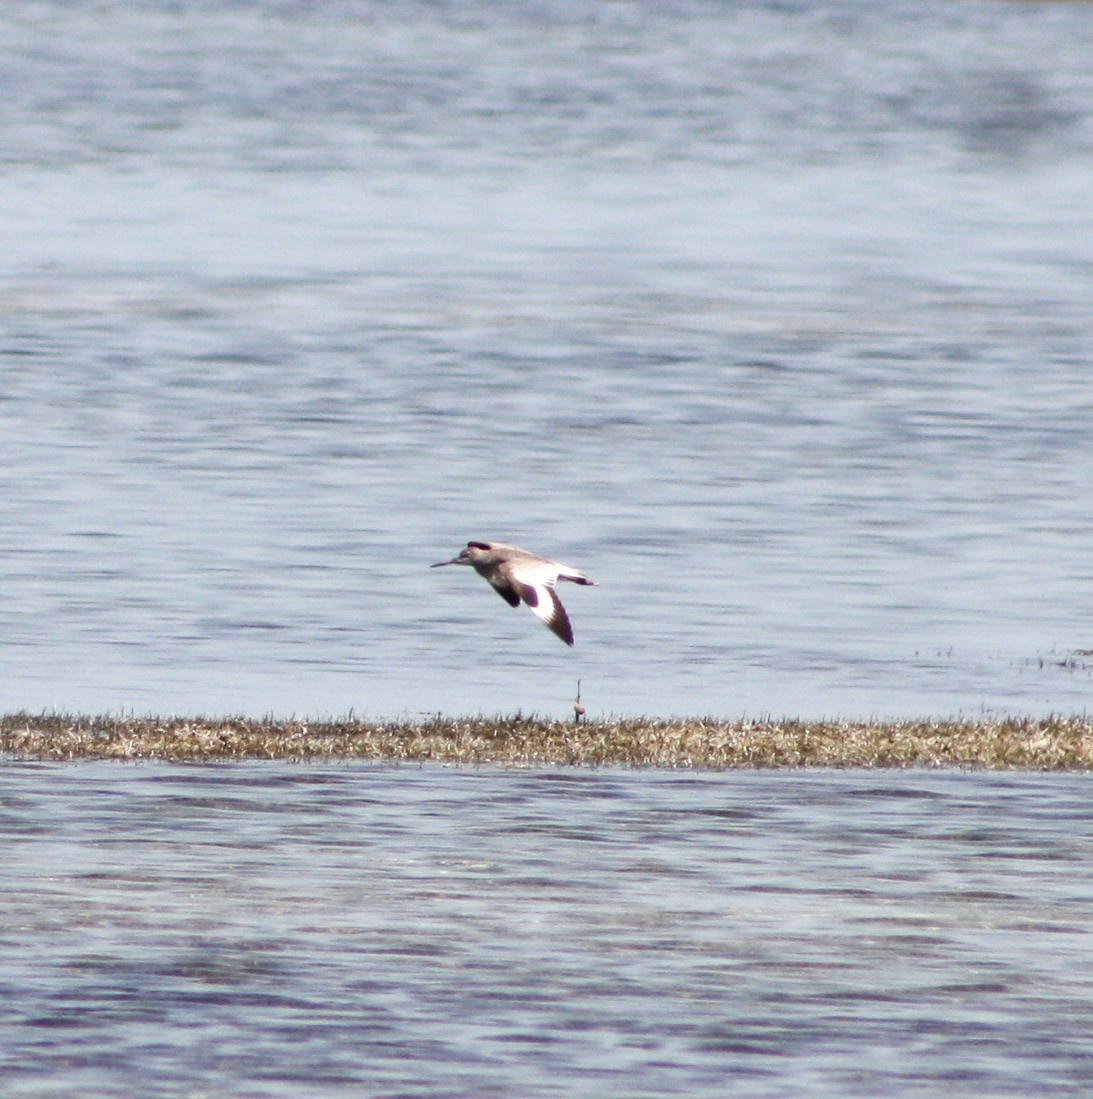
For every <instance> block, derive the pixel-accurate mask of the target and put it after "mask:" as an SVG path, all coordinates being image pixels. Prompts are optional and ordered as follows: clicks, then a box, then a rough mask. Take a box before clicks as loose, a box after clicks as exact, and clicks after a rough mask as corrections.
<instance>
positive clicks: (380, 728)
mask: <svg viewBox="0 0 1093 1099" xmlns="http://www.w3.org/2000/svg"><path fill="white" fill-rule="evenodd" d="M0 754H2V755H3V756H5V757H7V758H8V759H17V760H53V761H69V760H92V759H95V760H107V759H116V760H132V761H136V760H163V761H169V762H221V761H223V762H230V761H241V760H258V759H267V760H271V759H272V760H285V761H298V762H308V761H318V760H362V761H372V762H376V763H447V764H464V765H468V766H477V765H485V764H497V765H501V766H515V767H521V766H567V765H568V766H628V767H663V768H695V769H703V770H724V769H731V768H749V769H756V768H791V767H827V768H839V767H865V768H906V767H963V768H975V769H983V770H1033V771H1090V770H1093V716H1090V715H1088V714H1081V715H1070V716H1062V715H1059V716H1051V717H1045V718H1015V717H1008V718H998V719H981V720H966V719H951V720H936V721H935V720H929V719H916V720H908V721H883V722H876V721H838V720H832V721H826V720H824V721H798V720H782V721H774V720H757V721H749V720H737V721H734V720H722V719H714V718H678V719H659V718H620V719H598V720H586V721H582V722H581V723H579V724H578V723H575V722H573V721H550V720H546V719H539V718H535V717H522V716H520V715H516V716H511V717H504V716H498V717H473V718H445V717H439V716H438V717H433V718H426V719H422V720H418V721H364V720H356V719H352V718H350V719H346V720H340V721H338V720H323V721H310V720H295V719H289V720H277V719H271V718H270V719H259V720H256V719H249V718H242V717H230V718H205V717H195V718H174V717H172V718H162V719H161V718H156V717H143V718H137V717H113V716H110V715H99V716H79V715H72V714H38V715H35V714H28V713H14V714H6V715H2V716H0Z"/></svg>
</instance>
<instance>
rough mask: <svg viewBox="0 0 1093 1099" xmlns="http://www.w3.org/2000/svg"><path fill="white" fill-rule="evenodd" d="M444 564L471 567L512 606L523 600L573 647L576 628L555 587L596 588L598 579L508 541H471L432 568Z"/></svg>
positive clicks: (540, 619) (516, 605)
mask: <svg viewBox="0 0 1093 1099" xmlns="http://www.w3.org/2000/svg"><path fill="white" fill-rule="evenodd" d="M442 565H470V566H471V568H473V569H474V571H475V572H477V573H478V575H479V576H482V577H484V578H485V579H486V580H488V581H489V582H490V585H491V587H492V588H493V590H494V591H496V592H497V593H498V595H500V596H501V598H502V599H504V600H505V601H506V602H507V603H508V604H509V605H510V606H513V607H518V606H520V603H521V601H523V602H524V603H526V604H527V605H528V607H530V608H531V612H532V614H534V615H535V617H536V618H538V619H539V621H540V622H543V623H545V624H546V625H547V626H548V627H549V628H550V629H551V630H553V631H554V632H555V633H556V634H557V635H558V636H559V637H560V638H561V639H562V640H563V641H564V642H565V643H566V644H567V645H572V644H573V627H572V626H571V625H570V622H569V615H568V614H566V611H565V607H563V606H562V601H561V600H560V599H559V598H558V594H557V592H555V590H554V585H555V583H557V581H559V580H570V581H572V582H573V583H574V584H590V585H593V586H595V585H596V581H595V580H589V579H588V577H587V576H585V574H584V573H583V572H580V571H578V570H577V569H574V568H570V566H569V565H563V564H561V563H560V562H558V561H551V560H549V559H548V558H546V557H540V556H539V555H538V554H535V553H529V552H528V551H527V550H525V549H520V547H519V546H510V545H508V544H506V543H505V542H468V543H467V545H466V548H465V549H461V550H460V551H459V555H458V556H457V557H453V558H452V559H451V560H450V561H438V562H437V563H436V564H435V565H431V566H430V568H434V569H439V568H440V567H441V566H442Z"/></svg>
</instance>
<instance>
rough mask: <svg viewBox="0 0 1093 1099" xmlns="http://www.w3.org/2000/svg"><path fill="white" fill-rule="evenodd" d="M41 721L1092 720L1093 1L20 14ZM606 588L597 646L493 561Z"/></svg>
mask: <svg viewBox="0 0 1093 1099" xmlns="http://www.w3.org/2000/svg"><path fill="white" fill-rule="evenodd" d="M0 41H3V42H4V43H5V46H4V51H3V61H2V64H3V81H4V87H5V98H4V102H5V107H4V127H5V137H6V140H5V141H4V143H3V148H2V150H0V166H2V172H0V239H2V240H3V254H4V265H3V270H2V272H0V377H2V386H0V439H2V440H3V462H2V464H0V479H2V483H0V586H2V589H3V599H2V600H0V696H2V698H3V706H4V708H5V709H9V710H10V709H14V708H18V707H27V708H30V709H39V708H51V707H58V708H62V709H71V710H80V711H86V710H112V711H117V710H135V711H137V712H141V713H144V712H157V713H197V712H214V713H219V712H245V713H251V714H256V713H267V712H272V713H276V714H282V715H289V714H309V715H318V716H324V715H334V716H338V715H341V714H344V713H345V712H346V711H348V710H350V709H354V710H355V711H356V712H357V713H359V714H366V715H374V716H387V715H409V716H414V715H416V714H419V713H424V712H434V711H442V712H445V713H463V712H470V713H476V712H497V711H504V712H512V711H515V710H517V709H522V710H523V711H524V712H531V711H533V712H538V713H544V714H549V715H564V714H567V713H569V706H570V701H571V699H572V697H573V694H574V689H575V686H576V680H577V679H578V678H580V679H581V680H582V693H583V698H584V701H585V703H586V705H587V706H588V708H589V713H590V714H592V715H597V714H612V713H644V712H649V713H656V714H661V715H667V714H672V713H706V712H709V713H716V714H722V715H731V714H741V713H746V714H749V715H752V716H756V715H762V714H768V713H769V714H773V715H775V716H778V715H782V714H789V715H797V716H802V717H810V716H811V717H815V716H822V715H840V716H847V717H852V716H865V715H869V714H878V715H882V716H914V715H918V714H929V715H937V716H943V715H947V714H952V713H956V712H964V713H977V712H979V711H980V710H982V709H984V708H985V709H988V710H995V711H1016V712H1022V713H1040V712H1047V711H1051V710H1075V709H1077V710H1081V709H1083V708H1084V707H1085V706H1086V705H1087V704H1088V700H1089V696H1090V682H1091V662H1090V660H1089V658H1088V657H1078V658H1076V659H1072V654H1073V653H1074V652H1075V651H1077V650H1081V649H1088V648H1093V636H1091V634H1090V627H1089V591H1090V583H1091V580H1093V571H1091V565H1090V555H1089V545H1090V542H1091V535H1093V518H1091V516H1093V506H1091V503H1093V501H1091V497H1090V485H1091V484H1093V446H1091V442H1090V438H1091V435H1090V431H1089V424H1090V420H1091V413H1093V396H1091V393H1093V390H1091V387H1090V380H1089V363H1090V361H1091V357H1093V320H1091V311H1090V303H1091V302H1093V207H1091V205H1090V202H1089V186H1088V181H1089V170H1090V157H1091V153H1093V108H1091V104H1093V67H1091V66H1090V62H1089V59H1090V57H1091V56H1093V8H1091V7H1090V6H1089V5H1085V4H1059V5H1049V4H1014V5H1001V4H995V3H947V4H886V5H884V6H882V7H878V6H877V5H875V4H869V3H858V2H832V3H732V4H729V3H724V4H722V3H704V2H698V0H665V2H663V3H652V4H646V3H641V4H639V3H624V2H619V3H611V4H597V5H594V6H591V7H590V6H588V5H584V4H570V3H566V2H564V0H552V2H548V0H544V2H541V3H529V4H518V5H511V4H502V3H491V2H488V0H480V2H471V3H461V4H446V3H442V4H431V3H430V4H426V3H412V2H405V3H397V4H382V5H381V4H371V3H365V2H345V3H338V4H333V3H331V4H323V5H312V4H297V3H291V2H284V3H274V2H272V0H271V2H269V3H258V2H255V3H248V4H231V5H228V4H219V3H213V2H207V3H194V4H185V5H179V4H175V3H154V2H148V3H142V4H115V3H110V2H103V3H96V4H85V5H69V4H64V5H61V4H57V3H51V2H48V0H43V2H38V3H32V4H20V5H7V6H5V8H4V9H3V11H2V12H0ZM490 537H493V538H501V539H504V540H508V541H513V542H516V543H517V544H523V545H527V546H529V547H531V548H533V549H536V550H538V551H540V552H544V553H547V554H549V555H552V556H556V557H558V558H560V559H562V560H567V561H570V562H571V563H573V564H574V565H576V566H578V567H581V568H584V569H586V570H587V571H588V572H589V573H590V574H591V575H593V576H595V577H597V578H599V579H600V580H601V581H602V586H601V587H600V588H598V589H595V590H592V589H589V590H587V591H585V590H570V591H569V592H568V593H567V595H568V598H567V604H568V606H569V609H570V612H571V616H572V618H573V622H574V626H575V629H576V633H577V647H576V648H575V649H574V650H573V651H572V652H570V651H567V650H565V649H564V648H563V646H561V645H559V644H558V643H557V641H556V639H554V638H552V637H551V636H550V635H549V634H548V633H547V632H546V631H545V630H544V629H542V627H541V626H539V625H538V624H537V623H536V622H535V621H534V620H533V619H532V617H531V616H530V615H529V614H527V613H526V611H524V610H521V611H520V612H519V613H517V612H515V611H512V610H509V609H508V608H506V607H505V606H504V605H503V604H502V603H501V602H500V601H499V600H498V599H497V598H496V597H495V596H493V595H492V594H491V593H490V592H489V590H488V589H487V588H486V587H485V585H484V584H482V583H481V581H479V580H477V579H476V578H475V577H474V576H473V575H471V574H469V573H453V572H452V571H451V570H448V572H446V573H429V571H428V569H427V566H428V565H429V564H430V563H431V562H433V561H439V560H441V559H443V558H446V557H449V556H451V555H452V554H453V553H454V552H455V551H456V550H457V549H458V548H459V547H460V546H461V545H462V544H463V543H464V542H465V541H466V540H467V539H469V538H490Z"/></svg>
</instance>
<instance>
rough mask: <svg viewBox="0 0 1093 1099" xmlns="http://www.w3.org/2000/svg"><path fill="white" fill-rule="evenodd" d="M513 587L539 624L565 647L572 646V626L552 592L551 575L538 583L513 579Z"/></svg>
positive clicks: (556, 596)
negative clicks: (562, 642)
mask: <svg viewBox="0 0 1093 1099" xmlns="http://www.w3.org/2000/svg"><path fill="white" fill-rule="evenodd" d="M513 586H514V588H515V590H516V591H517V592H519V594H520V598H521V599H523V601H524V602H525V603H526V604H527V605H528V606H529V607H530V608H531V612H532V614H534V615H535V617H536V618H538V619H539V621H540V622H542V623H544V624H545V625H546V626H547V627H549V628H550V629H551V630H553V631H554V633H556V634H557V635H558V636H559V637H560V638H561V639H562V640H563V641H564V642H565V643H566V644H567V645H572V644H573V626H572V625H571V624H570V621H569V615H568V614H566V612H565V607H563V606H562V601H561V600H560V599H559V598H558V595H557V593H556V592H555V591H554V577H553V575H547V576H545V577H543V578H541V579H540V580H539V582H538V583H535V582H533V581H529V580H520V579H516V578H515V577H514V578H513Z"/></svg>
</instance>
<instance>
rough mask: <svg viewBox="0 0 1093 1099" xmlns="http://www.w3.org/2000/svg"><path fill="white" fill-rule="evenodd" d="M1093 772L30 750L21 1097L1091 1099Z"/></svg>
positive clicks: (14, 849) (11, 983)
mask: <svg viewBox="0 0 1093 1099" xmlns="http://www.w3.org/2000/svg"><path fill="white" fill-rule="evenodd" d="M1089 782H1090V780H1089V778H1088V776H1078V775H1053V776H1045V775H994V774H956V773H949V774H930V773H925V772H895V773H879V774H878V773H869V772H827V773H824V772H811V773H809V772H798V773H792V772H790V773H786V772H765V773H764V772H729V773H724V774H685V773H671V772H656V771H650V772H627V771H621V770H614V771H610V770H609V771H582V770H576V769H573V770H560V771H553V770H548V771H539V772H520V771H503V770H496V769H485V770H480V771H479V770H469V769H464V770H455V769H444V768H439V767H427V768H422V769H418V768H410V767H404V768H375V767H368V766H362V765H344V766H336V767H319V766H311V767H299V766H294V765H291V764H281V763H278V764H260V763H249V764H242V765H230V766H217V767H207V766H206V767H188V766H178V765H174V766H171V765H141V766H120V765H118V764H102V763H99V764H81V765H77V766H71V765H46V764H24V765H9V766H7V767H5V768H4V774H3V797H2V799H0V839H2V844H3V849H4V852H5V858H4V869H3V870H2V871H0V873H2V874H3V876H4V879H5V882H4V884H5V888H4V889H3V890H0V1035H2V1037H0V1091H2V1092H3V1094H4V1095H5V1096H11V1097H13V1099H30V1097H35V1099H38V1097H46V1096H50V1097H52V1096H62V1095H64V1096H70V1095H81V1096H98V1097H102V1096H111V1097H113V1096H118V1097H122V1096H125V1097H128V1096H133V1095H141V1096H203V1095H216V1096H221V1095H232V1096H249V1097H258V1096H262V1097H276V1096H286V1097H288V1096H299V1095H305V1094H306V1095H308V1096H320V1097H327V1096H331V1097H332V1096H350V1095H352V1096H364V1095H375V1096H381V1095H382V1096H395V1095H398V1096H447V1097H455V1096H465V1097H467V1099H483V1097H489V1096H493V1097H505V1099H508V1097H514V1099H515V1097H521V1099H523V1097H528V1096H565V1097H567V1099H568V1097H573V1096H577V1097H588V1099H599V1097H601V1096H605V1095H611V1096H618V1097H620V1099H628V1097H637V1096H649V1097H653V1096H657V1097H660V1096H686V1097H689V1099H706V1097H709V1099H721V1097H723V1096H726V1095H738V1096H749V1097H759V1096H763V1097H766V1096H769V1097H782V1096H787V1095H809V1096H833V1097H834V1096H838V1097H845V1096H910V1095H915V1096H917V1095H922V1096H927V1095H933V1096H942V1095H944V1096H977V1097H981V1096H1021V1097H1025V1096H1030V1095H1035V1096H1056V1095H1058V1096H1064V1095H1067V1096H1079V1095H1089V1094H1090V1093H1091V1092H1093V1039H1091V1037H1090V1036H1091V1034H1093V969H1091V967H1090V964H1089V963H1090V956H1091V955H1090V935H1091V933H1093V821H1091V818H1090V814H1089Z"/></svg>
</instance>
